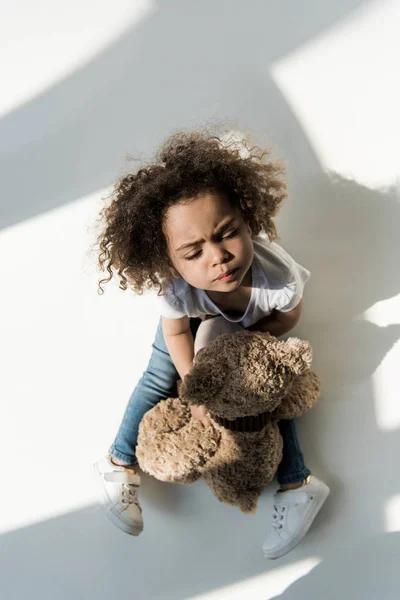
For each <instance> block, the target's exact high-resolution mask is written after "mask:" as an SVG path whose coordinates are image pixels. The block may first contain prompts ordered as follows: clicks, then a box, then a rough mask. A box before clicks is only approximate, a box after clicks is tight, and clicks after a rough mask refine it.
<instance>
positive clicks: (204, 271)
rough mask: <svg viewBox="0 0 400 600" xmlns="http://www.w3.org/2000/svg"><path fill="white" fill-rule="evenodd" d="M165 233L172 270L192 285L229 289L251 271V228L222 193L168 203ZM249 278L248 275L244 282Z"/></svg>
mask: <svg viewBox="0 0 400 600" xmlns="http://www.w3.org/2000/svg"><path fill="white" fill-rule="evenodd" d="M164 233H165V236H166V240H167V245H168V252H169V256H170V260H171V262H172V265H173V268H172V269H171V273H172V274H173V275H174V276H175V277H183V279H185V280H186V281H187V282H188V283H189V284H190V285H192V286H193V287H196V288H200V289H202V290H209V291H214V292H232V291H233V290H235V289H236V288H237V287H239V285H240V284H241V283H242V281H243V279H244V278H245V276H246V274H247V273H250V271H249V269H250V267H251V264H252V262H253V256H254V247H253V241H252V239H251V230H250V228H249V226H248V225H247V223H246V222H245V221H244V220H243V218H242V217H241V215H240V212H239V211H238V210H237V209H236V208H234V207H232V205H231V204H230V202H229V200H228V198H227V197H226V196H225V195H223V194H221V193H217V192H212V191H210V192H204V193H202V194H201V195H199V196H196V197H195V198H188V199H187V201H186V200H185V201H184V203H181V204H176V205H174V206H171V207H170V208H169V209H168V211H167V214H166V218H165V222H164ZM231 271H233V272H232V273H231V274H228V276H226V277H224V278H222V276H223V275H224V274H226V273H228V272H231ZM248 281H249V276H247V278H246V280H245V283H247V282H248Z"/></svg>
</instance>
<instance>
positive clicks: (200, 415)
mask: <svg viewBox="0 0 400 600" xmlns="http://www.w3.org/2000/svg"><path fill="white" fill-rule="evenodd" d="M190 412H191V413H192V417H193V419H197V420H198V421H201V422H202V423H203V425H204V427H210V425H211V418H210V413H209V412H208V410H207V408H206V407H205V406H203V405H202V404H200V405H197V406H193V405H192V406H191V407H190Z"/></svg>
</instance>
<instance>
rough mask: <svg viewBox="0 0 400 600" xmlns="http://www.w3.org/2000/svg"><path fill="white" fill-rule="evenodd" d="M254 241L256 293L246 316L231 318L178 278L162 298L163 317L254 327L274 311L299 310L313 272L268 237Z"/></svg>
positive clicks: (253, 272) (253, 290)
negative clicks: (218, 318) (218, 319)
mask: <svg viewBox="0 0 400 600" xmlns="http://www.w3.org/2000/svg"><path fill="white" fill-rule="evenodd" d="M252 239H253V245H254V259H253V263H252V268H251V271H252V279H253V283H252V292H251V298H250V301H249V304H248V306H247V309H246V311H245V312H244V313H243V315H239V316H238V317H232V316H229V315H227V314H226V313H224V312H223V311H222V310H221V309H220V308H218V306H217V305H216V304H214V302H213V301H212V300H211V298H209V296H208V294H207V292H206V291H205V290H201V289H199V288H195V287H193V286H191V285H190V284H189V283H187V281H185V280H184V279H183V278H182V277H180V278H174V279H173V280H172V282H171V283H170V284H169V285H168V286H167V288H166V289H165V293H166V295H164V296H158V300H159V303H160V313H161V315H162V316H164V317H167V318H168V319H181V318H182V317H184V316H188V317H202V316H204V315H222V316H223V317H224V318H225V319H226V320H227V321H230V322H231V323H240V324H241V325H242V326H243V327H250V325H253V323H256V322H257V321H259V320H260V319H261V318H262V317H265V316H267V315H269V314H270V313H271V312H272V311H273V310H274V309H276V310H279V311H281V312H288V311H290V310H293V309H294V308H296V306H297V305H298V303H299V302H300V300H301V298H302V297H303V288H304V284H305V283H306V281H307V280H308V278H309V277H310V272H309V271H307V269H305V268H304V267H302V266H301V265H299V264H298V263H296V262H295V261H294V259H293V258H292V257H291V256H290V255H289V254H288V253H287V252H286V251H285V250H284V249H283V248H281V246H279V245H278V244H276V243H275V242H270V241H269V239H268V237H267V235H266V234H261V235H257V236H253V237H252Z"/></svg>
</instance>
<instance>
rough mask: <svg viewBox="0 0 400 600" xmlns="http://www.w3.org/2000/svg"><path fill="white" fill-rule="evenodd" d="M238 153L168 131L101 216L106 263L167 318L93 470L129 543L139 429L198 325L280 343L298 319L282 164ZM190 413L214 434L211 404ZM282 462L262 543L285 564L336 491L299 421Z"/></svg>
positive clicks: (186, 356) (179, 368) (178, 368)
mask: <svg viewBox="0 0 400 600" xmlns="http://www.w3.org/2000/svg"><path fill="white" fill-rule="evenodd" d="M242 150H244V152H245V153H244V152H243V151H240V147H238V144H237V142H235V145H233V144H229V143H223V142H222V141H221V140H220V139H219V138H218V137H216V136H212V135H210V134H208V133H207V132H193V133H184V132H179V133H176V134H174V135H172V136H171V137H170V138H169V139H168V140H167V142H166V143H165V144H164V146H163V147H162V148H161V150H160V152H159V153H158V155H157V157H156V162H155V163H154V164H152V165H149V166H147V167H145V168H142V169H140V170H139V171H138V172H137V173H136V174H132V175H128V176H126V177H124V178H123V179H122V180H120V181H119V182H118V183H117V184H116V187H115V190H114V195H113V198H112V201H111V204H110V205H109V206H108V207H106V208H105V209H104V211H103V215H104V220H105V228H104V230H103V232H102V233H101V235H100V236H99V240H98V241H99V245H100V256H99V265H100V267H101V268H102V269H104V268H106V269H107V271H108V273H109V277H108V278H107V279H103V280H101V281H100V282H99V288H100V290H101V292H103V288H102V287H101V284H102V283H105V282H108V281H110V279H111V278H112V276H113V274H115V273H116V274H117V275H119V277H120V287H121V288H122V289H124V290H125V289H126V288H127V287H128V286H129V287H131V288H132V289H133V290H134V291H135V292H137V293H139V294H140V293H141V292H142V291H143V290H145V289H150V288H155V289H158V291H159V294H158V295H159V306H160V314H161V318H160V322H159V325H158V329H157V332H156V336H155V341H154V343H153V352H152V355H151V358H150V362H149V365H148V367H147V369H146V371H145V372H144V374H143V376H142V378H141V379H140V381H139V383H138V385H137V386H136V389H135V390H134V392H133V394H132V396H131V398H130V401H129V403H128V406H127V408H126V411H125V414H124V417H123V420H122V423H121V426H120V429H119V431H118V433H117V436H116V438H115V440H114V442H113V444H112V445H111V447H110V449H109V453H108V455H107V456H104V457H102V458H100V459H99V461H97V463H96V464H95V465H94V468H95V470H96V473H97V475H98V477H99V479H100V480H101V482H102V484H103V488H104V498H105V505H106V508H107V514H108V516H109V517H110V519H111V520H112V521H113V523H114V524H115V525H116V526H117V527H119V528H120V529H122V530H123V531H125V532H126V533H129V534H132V535H139V534H140V533H141V531H142V529H143V520H142V511H141V508H140V504H139V500H138V488H139V485H140V476H139V473H138V471H137V469H136V456H135V447H136V443H137V436H138V427H139V423H140V421H141V419H142V417H143V415H144V413H145V412H146V411H148V410H149V409H150V408H152V407H153V406H154V405H155V404H156V403H157V402H159V401H160V400H161V399H163V398H168V397H173V396H176V395H177V386H176V384H177V380H178V379H181V380H183V379H184V377H185V375H186V374H187V373H188V371H189V370H190V368H191V366H192V362H193V357H194V339H195V337H196V332H197V329H198V328H199V325H200V324H201V322H202V320H204V319H208V318H210V317H213V316H215V315H222V316H223V317H224V318H225V319H227V320H228V321H230V322H231V323H238V324H240V325H241V326H242V327H245V328H247V329H250V330H253V331H255V330H260V331H268V332H270V333H271V334H272V335H275V336H281V335H283V334H285V333H287V332H288V331H290V330H291V329H292V328H293V327H294V326H295V325H296V324H297V323H298V321H299V319H300V315H301V311H302V307H303V300H302V294H303V287H304V284H305V282H306V281H307V279H308V277H309V275H310V274H309V272H308V271H307V270H306V269H304V268H303V267H301V266H300V265H299V264H297V263H296V262H295V261H294V260H293V259H292V258H291V257H290V256H289V255H288V254H287V253H286V252H285V251H284V250H283V249H282V248H281V247H280V246H278V245H277V244H276V243H275V242H273V240H274V239H275V238H276V237H277V234H276V229H275V225H274V222H273V217H274V216H275V215H276V213H277V212H278V210H279V208H280V205H281V203H282V201H283V200H284V198H285V197H286V191H285V190H286V186H285V183H284V182H283V181H282V178H281V176H282V173H283V167H282V165H281V164H280V163H277V162H274V161H272V160H270V159H265V157H268V152H265V151H264V152H262V151H260V150H259V149H258V148H252V149H248V148H247V145H246V143H245V142H243V146H242ZM191 412H192V416H193V417H194V418H196V419H199V420H200V421H202V422H203V424H204V426H205V427H208V426H210V416H209V414H208V413H207V411H206V409H205V408H204V407H198V406H197V407H192V409H191ZM279 426H280V431H281V434H282V437H283V458H282V462H281V464H280V466H279V468H278V473H277V478H278V482H279V484H280V489H279V490H278V492H277V493H276V494H275V496H274V508H273V515H272V520H271V523H270V527H269V530H268V534H267V537H266V540H265V542H264V545H263V550H264V554H265V556H267V557H268V558H278V557H279V556H283V555H284V554H286V553H287V552H289V551H290V550H291V549H292V548H294V547H295V545H297V544H298V542H299V541H300V540H301V538H302V537H303V536H304V535H305V533H306V532H307V531H308V528H309V527H310V525H311V523H312V521H313V520H314V518H315V516H316V515H317V513H318V511H319V509H320V508H321V506H322V504H323V502H324V501H325V499H326V497H327V496H328V494H329V488H328V487H327V486H326V485H325V484H324V483H323V482H322V481H319V480H318V479H317V478H316V477H315V476H312V475H311V473H310V471H309V470H308V469H307V467H306V466H305V464H304V460H303V455H302V452H301V450H300V447H299V442H298V440H297V435H296V427H295V423H294V421H281V422H280V424H279Z"/></svg>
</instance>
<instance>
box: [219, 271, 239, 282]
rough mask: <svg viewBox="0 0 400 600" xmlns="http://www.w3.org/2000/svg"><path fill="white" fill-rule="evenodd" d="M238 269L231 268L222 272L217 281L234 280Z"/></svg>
mask: <svg viewBox="0 0 400 600" xmlns="http://www.w3.org/2000/svg"><path fill="white" fill-rule="evenodd" d="M237 270H238V269H237V268H236V269H231V270H230V271H226V273H221V274H220V275H219V277H217V279H216V280H215V281H232V279H234V277H235V274H236V271H237Z"/></svg>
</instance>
